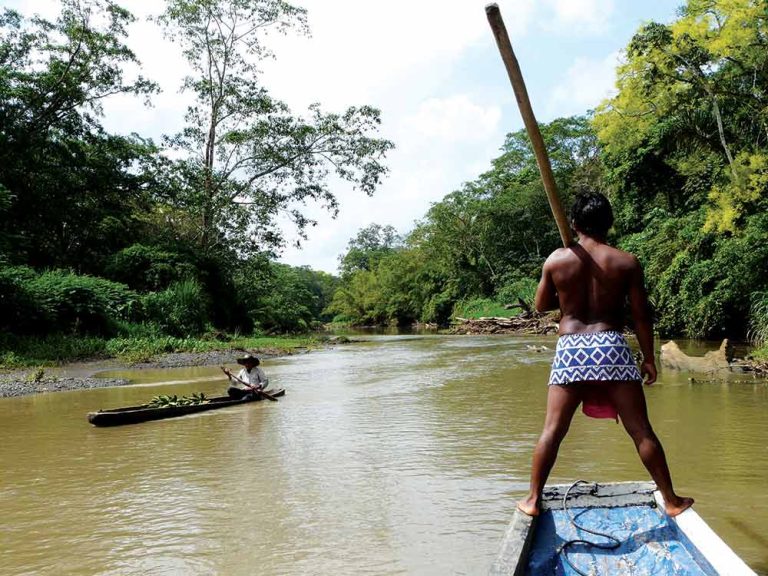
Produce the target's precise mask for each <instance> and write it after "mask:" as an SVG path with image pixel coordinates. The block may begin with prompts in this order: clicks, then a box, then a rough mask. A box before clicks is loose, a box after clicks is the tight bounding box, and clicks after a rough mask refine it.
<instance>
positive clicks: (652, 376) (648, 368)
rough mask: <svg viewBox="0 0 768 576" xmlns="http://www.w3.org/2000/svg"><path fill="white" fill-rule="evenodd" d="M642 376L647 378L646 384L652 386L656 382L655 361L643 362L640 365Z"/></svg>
mask: <svg viewBox="0 0 768 576" xmlns="http://www.w3.org/2000/svg"><path fill="white" fill-rule="evenodd" d="M640 376H642V377H643V378H645V382H644V384H645V385H646V386H650V385H651V384H653V383H654V382H656V376H657V373H656V363H655V362H654V361H653V360H643V363H642V364H640Z"/></svg>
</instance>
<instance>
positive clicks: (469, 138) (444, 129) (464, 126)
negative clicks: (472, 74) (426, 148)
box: [402, 94, 501, 145]
mask: <svg viewBox="0 0 768 576" xmlns="http://www.w3.org/2000/svg"><path fill="white" fill-rule="evenodd" d="M500 119H501V109H500V108H499V107H498V106H488V107H483V106H481V105H479V104H475V103H474V102H472V100H471V99H470V97H469V96H467V95H465V94H459V95H456V96H451V97H448V98H430V99H429V100H426V101H424V102H422V103H421V105H420V106H419V109H418V111H417V112H416V114H414V115H413V116H408V117H406V118H405V119H404V120H403V126H402V127H403V128H404V130H403V131H404V132H406V133H416V134H418V137H419V138H420V139H422V140H427V141H428V143H429V144H430V145H432V144H434V143H435V142H442V143H443V144H446V143H451V144H455V143H457V142H474V141H478V140H480V141H482V140H485V139H486V138H488V137H489V136H490V135H493V134H495V132H496V130H497V129H498V125H499V120H500ZM404 135H406V134H404Z"/></svg>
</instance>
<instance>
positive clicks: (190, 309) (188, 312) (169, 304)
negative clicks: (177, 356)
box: [143, 280, 209, 337]
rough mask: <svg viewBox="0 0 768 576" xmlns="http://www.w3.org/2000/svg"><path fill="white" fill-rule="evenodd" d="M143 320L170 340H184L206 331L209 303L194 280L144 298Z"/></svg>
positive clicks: (175, 284) (178, 283) (176, 283)
mask: <svg viewBox="0 0 768 576" xmlns="http://www.w3.org/2000/svg"><path fill="white" fill-rule="evenodd" d="M143 304H144V311H145V319H146V320H147V321H148V322H150V323H153V324H155V325H157V326H158V327H159V328H160V330H161V331H162V332H163V333H165V334H169V335H171V336H177V337H187V336H191V335H196V334H201V333H202V332H204V331H205V328H206V323H207V321H208V310H209V301H208V296H207V295H206V294H205V292H204V291H203V288H202V286H200V283H199V282H197V281H196V280H183V281H181V282H175V283H174V284H171V285H170V286H169V287H168V288H167V289H166V290H163V291H162V292H152V293H150V294H147V295H146V296H145V297H144V298H143Z"/></svg>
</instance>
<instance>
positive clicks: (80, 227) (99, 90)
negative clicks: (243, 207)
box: [0, 0, 155, 271]
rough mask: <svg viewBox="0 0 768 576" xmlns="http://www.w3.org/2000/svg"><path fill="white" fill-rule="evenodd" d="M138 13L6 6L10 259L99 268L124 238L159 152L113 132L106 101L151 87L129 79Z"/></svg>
mask: <svg viewBox="0 0 768 576" xmlns="http://www.w3.org/2000/svg"><path fill="white" fill-rule="evenodd" d="M132 21H133V16H131V14H130V13H129V12H127V11H126V10H124V9H123V8H120V7H119V6H117V5H116V4H114V3H113V2H111V1H109V0H62V12H61V14H60V16H59V17H58V19H56V20H55V21H48V20H45V19H43V18H39V17H33V18H24V17H23V16H21V15H20V14H19V13H17V12H14V11H10V10H5V11H4V12H3V13H2V14H0V189H5V190H6V191H7V192H5V193H2V192H0V196H3V195H4V196H5V197H6V199H5V209H4V210H3V211H2V212H1V213H0V237H2V236H6V237H10V238H12V240H13V249H12V250H9V251H10V252H12V253H11V254H10V259H11V260H16V261H21V262H25V263H31V264H33V265H36V266H68V267H72V268H76V269H81V270H86V271H93V268H94V267H96V266H97V265H98V263H99V262H100V261H101V260H103V258H104V257H106V254H107V253H108V252H109V251H110V250H112V251H114V250H115V249H119V248H121V247H122V246H124V245H125V242H126V240H127V237H128V236H130V233H131V230H132V228H133V217H132V215H131V210H126V207H128V206H133V207H138V206H139V205H140V203H141V202H142V199H143V198H144V196H145V194H144V190H145V188H146V185H147V175H148V172H147V171H146V170H145V169H144V168H145V167H146V166H147V164H148V163H149V162H151V156H152V153H153V152H154V148H153V146H152V144H151V143H150V142H147V141H144V140H142V139H140V138H138V137H131V138H123V137H118V136H110V135H108V134H106V133H105V132H104V131H103V129H102V128H101V125H100V123H99V116H100V114H101V103H102V101H103V99H104V98H106V97H108V96H110V95H114V94H136V95H143V96H148V95H149V94H151V93H152V92H153V91H154V90H155V86H154V84H152V83H151V82H149V81H148V80H146V79H144V78H142V77H140V76H139V77H138V78H136V79H133V80H127V79H126V78H125V77H124V67H125V65H127V64H136V63H137V60H136V57H135V56H134V54H133V53H132V52H131V51H130V50H129V49H128V48H127V47H126V45H125V44H124V43H123V39H124V37H125V34H126V27H127V25H128V24H129V23H130V22H132Z"/></svg>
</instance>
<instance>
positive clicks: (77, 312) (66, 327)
mask: <svg viewBox="0 0 768 576" xmlns="http://www.w3.org/2000/svg"><path fill="white" fill-rule="evenodd" d="M28 289H29V292H30V293H31V294H32V296H33V298H34V301H35V304H36V306H37V307H39V308H40V309H41V310H42V311H43V313H44V315H45V318H46V320H47V321H48V322H49V327H48V328H49V329H48V332H74V333H86V334H106V335H108V334H113V333H115V331H116V328H115V322H116V321H117V320H121V319H122V320H127V319H131V318H134V317H136V316H137V315H138V314H139V306H140V305H139V299H138V296H137V295H136V293H134V292H132V291H131V290H129V289H128V287H127V286H125V285H124V284H118V283H117V282H111V281H109V280H105V279H103V278H94V277H92V276H78V275H76V274H72V273H71V272H65V271H62V270H53V271H49V272H44V273H43V274H40V275H39V276H38V277H37V278H35V279H34V280H32V282H30V284H29V286H28Z"/></svg>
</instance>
